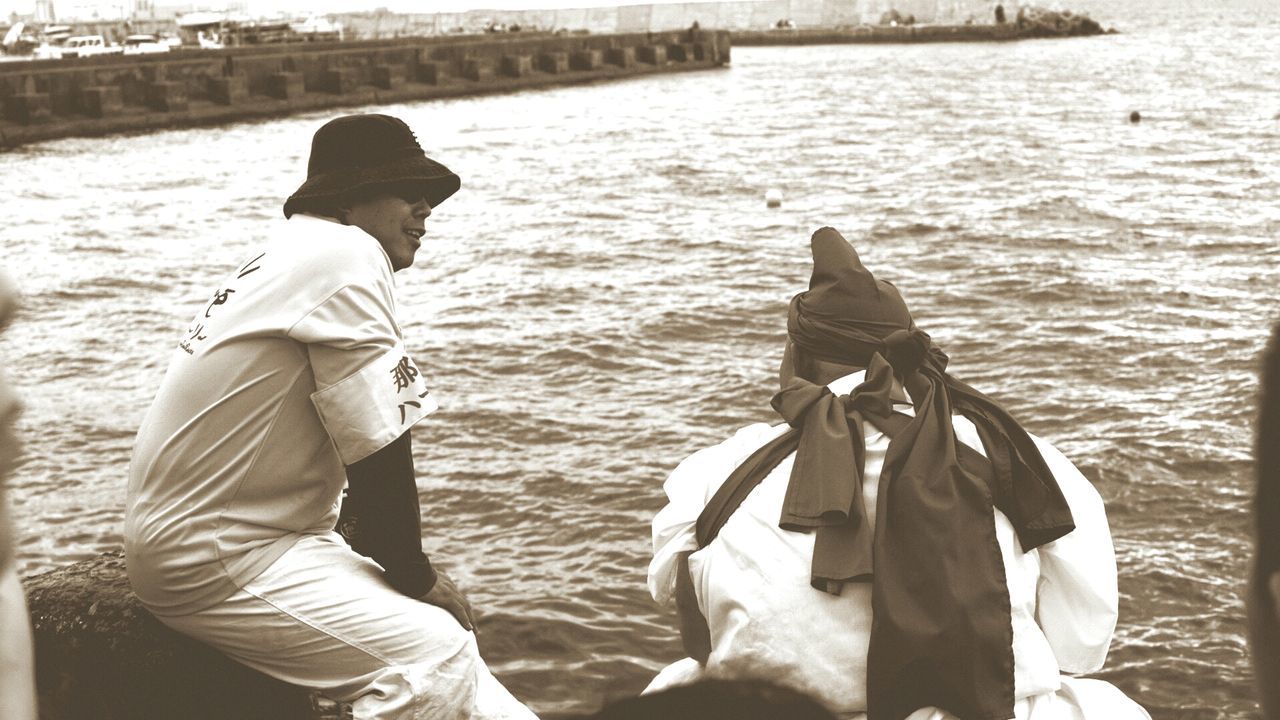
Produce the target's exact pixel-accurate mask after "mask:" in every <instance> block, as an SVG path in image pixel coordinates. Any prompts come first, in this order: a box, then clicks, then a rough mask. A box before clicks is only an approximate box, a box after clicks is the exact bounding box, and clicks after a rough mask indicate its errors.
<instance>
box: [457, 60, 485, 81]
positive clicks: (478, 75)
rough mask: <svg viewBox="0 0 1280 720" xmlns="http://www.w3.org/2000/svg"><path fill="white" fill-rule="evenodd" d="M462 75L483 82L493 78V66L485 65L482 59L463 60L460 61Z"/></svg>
mask: <svg viewBox="0 0 1280 720" xmlns="http://www.w3.org/2000/svg"><path fill="white" fill-rule="evenodd" d="M462 77H464V78H466V79H468V80H472V81H475V82H485V81H487V80H492V79H493V68H491V67H489V66H488V65H485V63H484V61H482V60H475V59H471V60H463V61H462Z"/></svg>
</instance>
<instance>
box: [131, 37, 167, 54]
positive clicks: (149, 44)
mask: <svg viewBox="0 0 1280 720" xmlns="http://www.w3.org/2000/svg"><path fill="white" fill-rule="evenodd" d="M121 45H122V46H123V47H124V54H125V55H145V54H147V53H163V52H169V44H168V43H162V42H160V40H159V39H158V38H157V37H156V36H155V35H130V36H129V37H127V38H125V39H124V42H123V43H121Z"/></svg>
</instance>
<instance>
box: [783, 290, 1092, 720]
mask: <svg viewBox="0 0 1280 720" xmlns="http://www.w3.org/2000/svg"><path fill="white" fill-rule="evenodd" d="M788 329H789V330H790V337H791V339H792V341H793V342H795V343H796V345H797V346H799V347H800V348H801V349H802V350H804V351H806V352H809V353H812V354H813V355H815V356H817V357H825V358H828V359H832V360H836V361H840V362H844V363H851V364H859V365H862V366H865V367H866V368H867V371H866V378H865V381H864V382H863V383H862V384H861V385H859V386H858V387H857V388H855V389H854V391H853V392H852V393H851V394H850V395H849V396H848V397H845V398H837V397H834V396H833V395H832V394H831V393H830V392H829V391H827V389H826V388H824V387H820V386H816V385H813V384H812V383H809V382H807V381H805V380H803V379H801V378H792V379H791V380H790V381H789V382H788V383H787V384H786V385H785V386H784V388H783V389H782V391H781V392H779V393H778V394H777V395H776V396H775V397H774V400H773V405H774V408H775V409H777V410H778V411H779V413H780V414H782V416H783V417H784V418H786V419H787V422H788V423H790V424H791V425H792V427H794V428H796V429H797V430H798V431H799V439H798V443H797V447H796V458H795V464H794V467H793V469H792V473H791V480H790V484H789V485H788V488H787V495H786V499H785V501H784V504H783V509H782V516H781V520H780V525H781V526H782V527H783V528H786V529H793V530H816V533H817V536H816V538H815V545H814V556H813V566H812V572H811V582H812V584H813V585H814V587H816V588H818V589H820V590H823V591H826V592H836V593H838V592H839V588H840V587H841V585H842V584H843V583H845V582H858V581H867V580H869V579H872V580H873V582H872V612H873V621H872V628H871V644H870V652H869V656H868V672H867V690H868V708H867V710H868V715H869V718H870V720H899V719H900V718H903V717H905V716H907V715H909V714H910V713H911V712H913V711H914V710H916V709H919V708H921V707H928V706H935V707H939V708H942V709H944V710H947V711H949V712H951V713H952V714H955V715H957V716H959V717H960V718H964V719H965V720H1002V719H1004V718H1011V717H1013V715H1014V712H1013V650H1012V643H1013V629H1012V621H1011V618H1010V607H1009V594H1008V587H1007V584H1006V580H1005V573H1004V564H1003V562H1002V560H1001V555H1000V546H999V544H998V542H997V540H996V533H995V523H994V518H993V515H992V508H993V507H998V508H999V509H1000V510H1001V511H1002V512H1004V514H1005V515H1006V516H1008V518H1009V520H1010V522H1011V523H1012V524H1013V527H1014V529H1015V530H1016V532H1017V535H1018V538H1019V540H1020V541H1021V543H1022V547H1023V549H1024V550H1031V549H1033V548H1036V547H1039V546H1041V545H1043V544H1045V543H1048V542H1051V541H1053V540H1055V539H1057V538H1059V537H1062V536H1063V535H1065V534H1067V533H1069V532H1070V531H1071V530H1072V529H1074V527H1075V525H1074V523H1073V522H1072V518H1071V511H1070V508H1069V507H1068V506H1067V503H1066V499H1065V498H1064V497H1063V496H1062V492H1061V489H1060V488H1059V487H1058V484H1057V481H1056V480H1054V478H1053V474H1052V472H1051V471H1050V470H1049V468H1048V467H1047V465H1046V464H1045V462H1044V459H1043V458H1042V457H1041V456H1040V453H1039V451H1038V449H1037V448H1036V446H1035V443H1034V441H1033V440H1032V439H1031V438H1030V436H1028V435H1027V433H1026V431H1025V430H1023V429H1022V427H1021V426H1020V425H1019V424H1018V423H1017V422H1016V421H1015V420H1014V419H1013V418H1012V417H1011V416H1009V414H1008V413H1006V412H1005V411H1004V410H1003V409H1002V408H1001V407H1000V406H999V405H998V404H997V403H995V402H994V401H993V400H991V399H990V398H988V397H986V396H985V395H983V394H982V393H980V392H978V391H977V390H974V389H973V388H971V387H969V386H968V385H966V384H964V383H962V382H959V381H957V380H955V379H954V378H952V377H950V376H949V375H947V374H946V372H945V368H946V362H947V357H946V355H945V354H944V353H942V351H941V350H939V349H937V348H935V347H933V345H932V343H931V342H930V339H929V336H928V335H927V334H925V333H923V332H921V331H920V330H918V329H915V328H914V327H913V328H911V329H910V330H901V329H899V330H896V331H893V332H889V333H887V334H884V332H883V331H884V330H885V329H884V328H878V327H867V326H865V325H862V326H860V325H858V324H857V323H849V322H840V323H835V322H828V321H825V320H823V319H821V318H819V319H817V320H814V319H813V318H808V317H805V316H804V314H803V313H797V303H794V302H793V304H792V317H791V322H790V323H789V324H788ZM881 338H883V339H881ZM833 347H834V348H835V350H833ZM895 375H897V376H898V377H900V378H902V380H903V383H904V385H905V386H906V388H907V390H908V392H909V393H910V395H911V398H912V400H913V402H914V404H915V417H914V418H913V419H912V420H910V422H909V423H907V424H906V426H905V427H902V428H901V429H900V430H898V431H897V432H895V433H893V438H892V440H891V442H890V443H889V449H888V451H887V452H886V454H885V460H884V465H883V468H882V470H881V475H880V485H879V491H878V495H877V507H876V528H875V533H874V537H873V536H872V532H871V530H870V527H869V523H868V519H867V512H866V508H865V507H863V502H862V470H863V461H864V454H865V447H864V445H863V437H862V422H863V421H864V420H865V421H869V422H871V423H872V424H873V425H877V426H879V427H881V428H882V429H883V428H884V427H885V424H884V423H885V422H886V420H887V418H888V417H889V414H890V411H891V408H892V405H891V403H892V401H891V399H890V396H889V392H890V390H891V388H892V386H893V379H894V376H895ZM953 412H958V413H960V414H963V415H965V416H966V417H968V418H969V419H970V420H972V421H973V422H974V424H975V426H976V427H977V429H978V432H979V435H980V437H981V438H982V441H983V445H984V447H985V449H986V451H987V455H988V457H989V458H990V461H991V466H992V473H991V481H990V482H987V481H985V480H983V479H982V478H980V477H977V476H975V475H974V474H973V473H971V472H968V471H967V470H966V469H965V468H964V467H962V465H961V464H960V462H958V459H957V448H956V443H957V441H956V438H955V431H954V429H953V427H952V425H951V416H952V413H953ZM899 424H900V423H899ZM766 472H767V471H766Z"/></svg>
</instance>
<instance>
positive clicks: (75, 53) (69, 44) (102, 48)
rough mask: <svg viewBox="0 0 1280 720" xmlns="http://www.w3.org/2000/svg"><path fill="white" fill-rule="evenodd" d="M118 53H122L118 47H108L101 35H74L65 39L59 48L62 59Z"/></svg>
mask: <svg viewBox="0 0 1280 720" xmlns="http://www.w3.org/2000/svg"><path fill="white" fill-rule="evenodd" d="M119 52H122V50H121V48H120V46H119V45H108V44H107V41H106V40H104V39H103V38H102V36H101V35H74V36H72V37H69V38H67V40H66V42H64V43H62V48H61V55H62V57H64V58H68V57H90V56H92V55H111V54H114V53H119Z"/></svg>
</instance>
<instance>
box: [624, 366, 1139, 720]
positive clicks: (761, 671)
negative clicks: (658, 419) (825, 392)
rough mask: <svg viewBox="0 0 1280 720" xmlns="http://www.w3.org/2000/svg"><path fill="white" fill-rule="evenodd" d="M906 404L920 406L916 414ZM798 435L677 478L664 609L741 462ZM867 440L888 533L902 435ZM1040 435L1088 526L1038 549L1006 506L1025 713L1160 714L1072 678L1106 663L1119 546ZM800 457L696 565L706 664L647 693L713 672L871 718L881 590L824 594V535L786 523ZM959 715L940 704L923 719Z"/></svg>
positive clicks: (845, 387)
mask: <svg viewBox="0 0 1280 720" xmlns="http://www.w3.org/2000/svg"><path fill="white" fill-rule="evenodd" d="M862 377H863V373H861V372H858V373H854V374H852V375H849V376H846V377H844V378H841V379H839V380H837V381H835V382H833V383H831V385H830V387H831V389H832V391H833V392H835V393H836V394H837V395H841V394H847V393H848V392H849V391H850V390H851V389H852V388H853V387H855V386H856V385H857V384H858V383H860V382H861V381H862ZM895 392H899V393H900V388H895ZM898 410H899V411H900V412H906V413H908V414H910V412H911V408H910V406H906V407H899V408H898ZM953 425H954V426H955V431H956V437H957V438H958V439H959V440H960V441H961V442H964V443H965V444H967V445H969V446H971V447H973V448H974V449H976V450H978V451H979V452H981V451H982V449H983V448H982V442H981V440H980V439H979V438H978V434H977V430H976V429H975V428H974V426H973V424H972V423H971V422H969V421H968V420H967V419H965V418H963V417H959V416H957V417H955V418H954V421H953ZM786 429H787V427H786V425H785V424H784V425H776V426H772V427H771V426H768V425H765V424H757V425H751V426H749V427H746V428H743V429H742V430H740V431H739V432H738V433H737V434H736V435H734V436H733V437H731V438H729V439H728V440H726V441H724V442H723V443H721V444H719V445H717V446H715V447H711V448H707V449H704V450H701V451H699V452H697V453H695V454H693V455H692V456H690V457H689V458H688V459H686V460H685V461H684V462H682V463H681V464H680V465H679V466H678V467H677V468H676V469H675V471H673V472H672V473H671V476H670V477H669V478H668V479H667V481H666V483H665V485H664V489H665V490H666V493H667V497H668V499H669V503H668V504H667V506H666V507H665V508H663V509H662V510H661V511H660V512H659V513H658V514H657V516H656V517H655V518H654V520H653V547H654V556H653V561H652V563H651V564H650V566H649V590H650V593H651V594H652V595H653V597H654V599H655V600H656V601H658V602H659V603H660V604H663V605H673V604H674V591H675V581H676V575H675V573H676V571H677V566H678V556H679V554H681V553H684V552H689V551H694V550H697V542H696V540H695V537H694V531H695V523H696V522H697V519H698V515H699V514H700V513H701V512H702V509H703V507H705V505H706V503H707V502H708V501H709V500H710V498H711V496H712V495H713V494H715V492H716V490H717V489H719V487H720V485H721V484H722V483H723V482H724V480H725V479H726V478H728V477H729V475H730V474H731V473H732V472H733V470H734V469H735V468H737V466H738V465H739V464H741V463H742V462H743V461H744V460H746V458H747V457H748V456H749V455H751V453H752V452H754V451H755V450H756V449H758V448H759V447H760V446H762V445H763V444H765V443H767V442H769V441H770V440H772V439H774V438H776V437H777V436H778V435H780V434H781V433H783V432H785V431H786ZM863 432H864V435H865V438H866V465H865V469H864V474H863V496H864V499H865V501H866V506H867V508H868V510H869V513H868V515H869V519H870V521H871V523H872V524H873V526H874V523H875V512H874V508H875V506H876V491H877V489H878V486H879V478H880V469H881V465H882V464H883V461H884V453H885V450H886V449H887V448H888V446H889V438H888V437H887V436H885V435H884V434H883V433H881V432H880V431H879V430H878V429H876V428H875V427H874V426H873V425H870V424H864V427H863ZM1035 441H1036V444H1037V446H1038V447H1039V448H1040V452H1041V454H1042V455H1043V456H1044V459H1045V462H1046V463H1047V464H1048V466H1049V468H1050V470H1051V471H1052V472H1053V474H1054V477H1055V478H1056V479H1057V481H1058V483H1059V485H1060V487H1061V488H1062V492H1063V495H1064V496H1065V497H1066V500H1067V503H1068V504H1069V505H1070V507H1071V512H1072V515H1073V517H1074V519H1075V524H1076V529H1075V530H1074V531H1073V532H1071V533H1070V534H1068V535H1066V536H1065V537H1063V538H1060V539H1059V540H1057V541H1055V542H1052V543H1049V544H1047V545H1044V546H1042V547H1040V548H1038V549H1036V550H1033V551H1031V552H1026V553H1024V552H1022V548H1021V545H1020V544H1019V542H1018V539H1017V535H1016V533H1015V532H1014V529H1013V526H1012V524H1010V522H1009V520H1008V519H1007V518H1006V517H1005V516H1004V514H1003V513H1001V512H999V511H998V510H997V511H994V512H995V523H996V534H997V538H998V540H999V543H1000V549H1001V553H1002V556H1003V560H1004V565H1005V573H1006V577H1007V581H1008V585H1009V599H1010V605H1011V609H1012V613H1011V619H1012V622H1013V651H1014V694H1015V697H1016V698H1017V700H1018V702H1017V705H1016V708H1015V710H1016V712H1017V715H1016V717H1017V718H1019V720H1024V719H1030V720H1047V719H1050V718H1083V717H1088V718H1107V719H1108V720H1124V719H1126V718H1135V719H1137V718H1149V715H1148V714H1147V713H1146V711H1145V710H1143V709H1142V708H1141V707H1140V706H1138V704H1137V703H1135V702H1133V701H1132V700H1130V699H1128V698H1127V697H1125V696H1124V694H1123V693H1121V692H1120V691H1119V690H1117V689H1116V688H1114V687H1113V686H1111V685H1110V684H1108V683H1105V682H1102V681H1099V680H1088V679H1077V678H1071V677H1069V676H1067V675H1064V673H1071V674H1079V673H1090V672H1095V671H1097V670H1099V669H1100V668H1101V667H1102V664H1103V662H1104V661H1105V659H1106V656H1107V650H1108V648H1109V647H1110V643H1111V636H1112V633H1113V631H1114V630H1115V624H1116V618H1117V616H1118V604H1119V596H1118V591H1117V588H1116V565H1115V551H1114V548H1113V546H1112V543H1111V534H1110V530H1109V529H1108V526H1107V519H1106V514H1105V511H1104V508H1103V505H1102V499H1101V497H1100V496H1099V495H1098V493H1097V491H1096V490H1095V489H1094V488H1093V486H1092V485H1091V484H1090V483H1089V481H1088V480H1087V479H1085V477H1084V476H1083V475H1081V474H1080V472H1079V470H1077V469H1076V467H1075V466H1074V465H1072V464H1071V462H1070V461H1069V460H1067V459H1066V458H1065V457H1064V456H1063V455H1062V454H1061V453H1060V452H1058V451H1057V450H1056V449H1055V448H1054V447H1053V446H1052V445H1050V444H1049V443H1047V442H1045V441H1043V440H1040V439H1039V438H1035ZM793 461H794V455H793V456H792V457H789V458H787V459H785V460H783V462H782V463H780V464H779V465H778V467H777V468H775V469H774V470H773V472H771V473H770V474H769V475H768V476H767V477H766V478H765V479H764V480H763V481H762V482H761V483H760V485H759V486H758V487H756V488H755V489H754V490H753V491H752V492H751V494H750V495H748V496H747V498H746V500H745V501H744V502H743V503H742V505H741V507H739V508H738V510H737V511H736V512H735V513H734V514H733V516H732V517H730V519H729V521H728V522H727V523H725V525H724V527H723V528H722V529H721V531H720V534H719V536H718V537H717V538H716V540H714V541H713V542H712V543H711V544H710V545H708V546H707V547H706V548H704V549H702V550H700V551H697V552H694V553H693V554H692V555H690V557H689V570H690V574H691V577H692V580H693V585H694V587H695V589H696V592H697V596H698V603H699V606H700V608H701V610H702V613H703V616H704V617H706V618H707V623H708V625H709V627H710V629H711V641H712V648H711V655H710V657H709V658H708V660H707V664H706V666H705V667H704V666H703V665H701V664H700V663H698V662H696V661H694V660H691V659H685V660H681V661H679V662H677V663H674V664H673V665H671V666H669V667H667V668H666V669H665V670H663V671H662V672H661V673H660V674H659V675H658V676H657V677H656V678H655V679H654V680H653V682H652V683H651V684H650V685H649V687H648V689H646V692H653V691H656V690H659V689H662V688H665V687H670V686H672V685H679V684H684V683H689V682H693V681H695V680H697V679H699V678H702V677H721V678H738V679H749V678H759V679H766V680H771V681H774V682H779V683H782V684H786V685H790V686H792V687H795V688H798V689H800V690H804V691H806V692H809V693H810V694H812V695H814V696H815V697H817V698H819V699H820V700H822V701H823V702H825V703H826V704H827V705H828V706H829V707H830V708H831V709H832V710H834V711H836V712H838V713H841V714H844V715H849V716H854V717H856V716H858V715H859V714H861V713H863V712H865V710H866V697H867V690H866V670H867V648H868V644H869V641H870V631H871V586H870V585H869V584H850V585H846V586H845V589H844V591H843V592H842V593H841V594H840V595H839V596H833V595H829V594H826V593H822V592H819V591H817V590H814V589H813V588H812V587H810V585H809V569H810V564H811V562H812V557H813V543H814V535H813V534H811V533H797V532H789V531H786V530H782V529H781V528H779V527H778V518H779V516H780V514H781V508H782V502H783V498H784V497H785V494H786V489H787V484H788V482H789V480H790V476H791V467H792V464H793ZM948 717H950V715H949V714H947V713H944V712H942V711H940V710H936V709H932V708H927V709H922V710H920V711H917V712H916V713H914V714H912V716H911V720H932V719H935V718H937V719H940V718H948Z"/></svg>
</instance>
